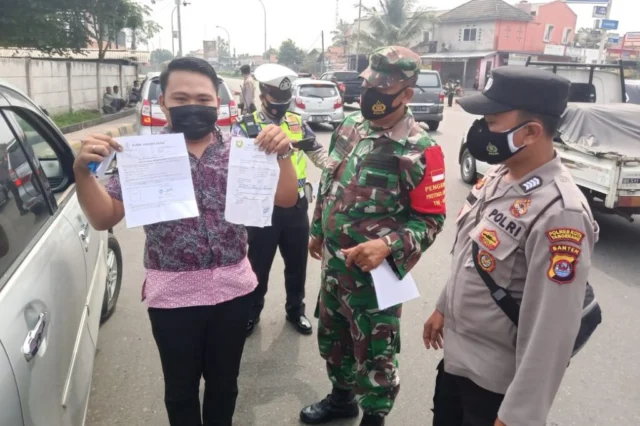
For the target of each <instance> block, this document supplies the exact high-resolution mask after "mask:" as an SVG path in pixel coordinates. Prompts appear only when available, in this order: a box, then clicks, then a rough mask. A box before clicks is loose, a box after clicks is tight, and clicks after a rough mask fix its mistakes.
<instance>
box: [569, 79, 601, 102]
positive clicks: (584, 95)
mask: <svg viewBox="0 0 640 426" xmlns="http://www.w3.org/2000/svg"><path fill="white" fill-rule="evenodd" d="M596 100H597V99H596V87H595V86H594V85H593V84H589V83H571V88H570V89H569V102H584V103H596Z"/></svg>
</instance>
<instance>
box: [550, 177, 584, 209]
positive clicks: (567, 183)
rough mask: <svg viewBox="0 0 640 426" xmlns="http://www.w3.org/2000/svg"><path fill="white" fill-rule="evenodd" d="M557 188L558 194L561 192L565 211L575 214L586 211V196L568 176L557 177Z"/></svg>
mask: <svg viewBox="0 0 640 426" xmlns="http://www.w3.org/2000/svg"><path fill="white" fill-rule="evenodd" d="M555 182H556V186H557V187H558V192H560V196H561V197H562V202H563V203H564V209H565V210H570V211H574V212H582V211H583V210H585V207H584V205H583V201H585V204H586V200H584V195H583V194H582V192H580V190H578V188H577V187H576V185H575V184H574V183H573V181H572V180H571V179H570V178H569V177H567V176H563V175H560V176H556V178H555Z"/></svg>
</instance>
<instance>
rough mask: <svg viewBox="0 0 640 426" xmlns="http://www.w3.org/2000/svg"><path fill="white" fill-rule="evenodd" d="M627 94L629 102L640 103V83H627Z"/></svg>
mask: <svg viewBox="0 0 640 426" xmlns="http://www.w3.org/2000/svg"><path fill="white" fill-rule="evenodd" d="M626 89H627V96H628V98H629V100H628V101H627V102H629V103H632V104H640V85H638V86H636V85H634V84H627V85H626Z"/></svg>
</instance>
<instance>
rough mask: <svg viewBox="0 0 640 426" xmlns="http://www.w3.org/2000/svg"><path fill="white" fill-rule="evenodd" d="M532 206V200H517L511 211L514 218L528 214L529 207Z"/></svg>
mask: <svg viewBox="0 0 640 426" xmlns="http://www.w3.org/2000/svg"><path fill="white" fill-rule="evenodd" d="M530 206H531V200H530V199H528V198H524V199H522V200H516V201H515V202H514V203H513V205H512V206H511V208H510V209H509V211H510V212H511V215H512V216H513V217H521V216H524V215H525V214H527V212H528V211H529V207H530Z"/></svg>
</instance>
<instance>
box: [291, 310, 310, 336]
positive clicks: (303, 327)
mask: <svg viewBox="0 0 640 426" xmlns="http://www.w3.org/2000/svg"><path fill="white" fill-rule="evenodd" d="M287 321H289V322H290V323H291V324H293V326H294V327H295V328H296V330H298V333H300V334H306V335H309V334H311V333H313V327H312V326H311V321H309V319H308V318H307V317H306V316H305V315H300V316H299V317H292V316H289V315H288V314H287Z"/></svg>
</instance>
